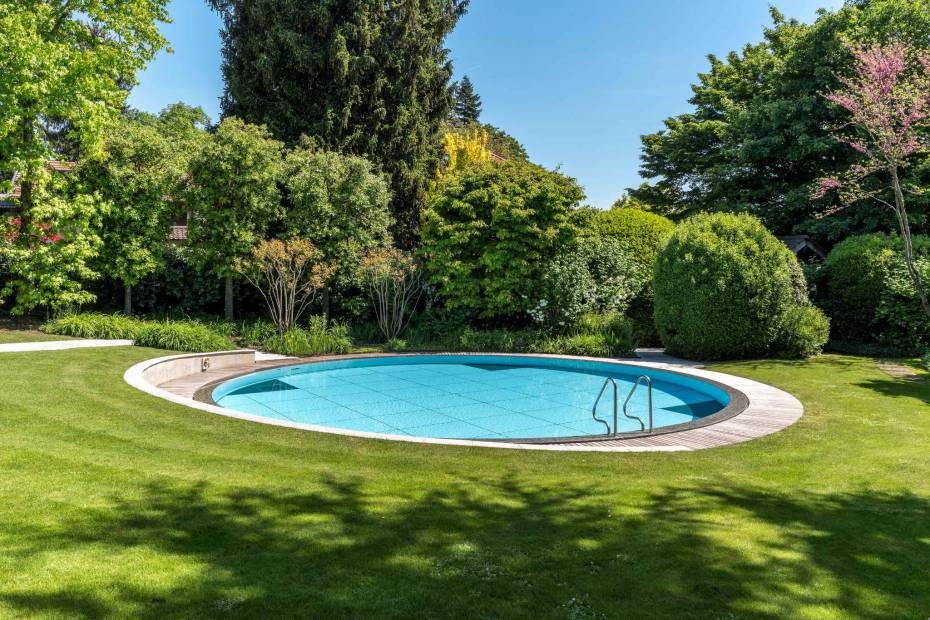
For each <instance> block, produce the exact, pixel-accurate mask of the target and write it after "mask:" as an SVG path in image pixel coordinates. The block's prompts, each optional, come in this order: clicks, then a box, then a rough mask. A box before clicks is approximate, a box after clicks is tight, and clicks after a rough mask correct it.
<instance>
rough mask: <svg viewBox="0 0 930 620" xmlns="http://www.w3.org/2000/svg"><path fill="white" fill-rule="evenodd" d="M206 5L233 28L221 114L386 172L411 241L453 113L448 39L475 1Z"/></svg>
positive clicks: (401, 231)
mask: <svg viewBox="0 0 930 620" xmlns="http://www.w3.org/2000/svg"><path fill="white" fill-rule="evenodd" d="M208 2H209V3H210V5H211V6H212V7H213V8H214V9H215V10H216V11H217V12H218V13H219V14H220V15H221V16H222V18H223V20H224V28H223V33H222V34H223V77H224V79H225V82H226V89H225V93H224V96H223V112H224V114H225V115H234V116H238V117H240V118H243V119H245V120H247V121H249V122H252V123H260V124H265V125H267V126H268V127H269V129H270V130H271V131H272V133H273V134H274V135H275V136H276V137H277V138H279V139H282V140H284V141H286V142H288V143H292V144H293V143H296V142H297V141H298V140H299V139H300V137H301V136H302V135H307V136H310V137H312V138H314V139H315V142H316V143H317V144H319V145H320V146H321V147H324V148H327V149H330V150H338V151H342V152H344V153H351V154H357V155H362V156H365V157H367V158H368V159H370V160H372V161H373V162H375V163H376V164H377V165H379V166H381V168H382V169H383V170H384V172H386V173H387V174H388V176H389V177H390V183H391V190H392V192H393V199H392V205H391V207H392V211H393V214H394V217H395V220H396V221H395V230H394V233H395V237H396V238H397V240H398V241H400V242H402V243H404V244H412V243H414V242H415V241H416V238H417V230H418V219H419V216H418V214H419V208H420V204H421V202H422V199H423V196H424V193H425V191H426V188H427V186H428V184H429V182H430V180H431V179H432V178H433V175H434V173H435V169H436V165H437V162H438V161H439V157H440V155H441V132H442V127H443V123H444V122H445V120H446V118H447V117H448V115H449V110H450V108H451V105H452V101H451V98H450V93H449V88H448V84H449V79H450V77H451V74H452V66H451V63H450V61H449V58H448V50H447V49H446V48H445V47H444V46H443V41H444V40H445V37H446V35H447V34H448V33H449V32H450V31H451V30H452V28H453V27H454V26H455V24H456V22H457V21H458V19H459V17H461V16H462V15H463V14H464V12H465V9H466V7H467V5H468V0H402V1H401V0H398V1H392V2H384V1H383V0H355V1H352V2H349V1H347V0H314V1H313V2H307V1H305V0H208Z"/></svg>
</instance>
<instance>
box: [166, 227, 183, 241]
mask: <svg viewBox="0 0 930 620" xmlns="http://www.w3.org/2000/svg"><path fill="white" fill-rule="evenodd" d="M168 240H169V241H187V226H172V227H171V230H170V231H169V232H168Z"/></svg>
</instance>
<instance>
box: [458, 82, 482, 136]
mask: <svg viewBox="0 0 930 620" xmlns="http://www.w3.org/2000/svg"><path fill="white" fill-rule="evenodd" d="M453 115H454V118H455V122H456V123H457V124H459V125H471V124H473V123H477V122H478V118H479V117H480V116H481V95H479V94H478V93H476V92H475V86H474V84H472V82H471V78H469V77H468V76H467V75H466V76H463V77H462V81H461V82H459V83H458V84H456V86H455V104H454V106H453Z"/></svg>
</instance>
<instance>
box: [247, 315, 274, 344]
mask: <svg viewBox="0 0 930 620" xmlns="http://www.w3.org/2000/svg"><path fill="white" fill-rule="evenodd" d="M277 333H278V328H277V327H275V326H274V323H271V322H270V321H264V320H259V321H255V322H252V323H242V324H241V325H240V326H239V339H240V340H241V341H242V342H243V343H244V344H246V345H248V346H250V347H261V346H263V345H264V344H265V342H266V341H267V340H268V339H269V338H271V337H272V336H274V335H276V334H277Z"/></svg>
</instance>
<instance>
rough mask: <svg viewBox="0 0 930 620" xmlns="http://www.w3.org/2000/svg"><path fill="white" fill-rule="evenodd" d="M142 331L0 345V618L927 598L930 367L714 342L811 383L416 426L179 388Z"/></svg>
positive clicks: (827, 603) (647, 612)
mask: <svg viewBox="0 0 930 620" xmlns="http://www.w3.org/2000/svg"><path fill="white" fill-rule="evenodd" d="M161 353H162V352H160V351H156V350H146V349H140V348H128V347H127V348H117V349H108V350H105V351H104V350H74V351H62V352H52V353H26V354H8V355H3V356H0V377H2V381H3V385H2V389H0V617H18V616H23V617H25V616H28V617H133V618H171V617H184V618H188V617H197V618H207V617H223V618H227V617H232V618H240V617H246V618H278V617H316V618H359V617H379V618H385V617H386V618H413V617H417V618H456V619H462V618H516V617H520V618H712V619H713V618H851V617H862V618H894V619H899V618H918V619H925V618H927V616H928V614H930V406H928V400H930V387H928V385H927V384H925V383H916V382H906V381H901V380H896V379H893V378H891V377H890V376H888V375H885V374H884V373H882V372H881V371H879V370H878V369H877V368H876V367H875V365H874V363H873V362H872V361H871V360H869V359H864V358H854V357H840V356H824V357H822V358H820V359H817V360H814V361H811V362H804V363H802V362H778V361H762V362H748V363H739V364H735V363H734V364H724V365H718V366H717V368H718V369H720V370H723V371H726V372H732V373H735V374H739V375H745V376H749V377H752V378H754V379H758V380H761V381H765V382H769V383H772V384H774V385H777V386H779V387H782V388H785V389H787V390H789V391H791V392H793V393H794V394H795V395H797V396H798V397H799V398H800V399H801V400H802V401H803V402H804V404H805V406H806V414H805V416H804V418H803V419H802V420H801V421H800V422H799V423H798V424H796V425H795V426H793V427H791V428H790V429H788V430H786V431H783V432H781V433H778V434H776V435H773V436H770V437H767V438H763V439H760V440H756V441H753V442H750V443H747V444H743V445H740V446H731V447H727V448H721V449H715V450H710V451H701V452H694V453H675V454H671V453H661V454H593V453H588V454H584V453H549V452H526V451H509V450H488V449H468V448H457V447H448V446H418V445H415V444H406V443H390V442H382V441H377V440H361V439H351V438H344V437H337V436H330V435H321V434H314V433H308V432H300V431H293V430H288V429H282V428H274V427H270V426H263V425H258V424H253V423H249V422H244V421H237V420H232V419H226V418H222V417H218V416H213V415H210V414H206V413H201V412H197V411H194V410H190V409H186V408H184V407H180V406H174V405H171V404H169V403H167V402H164V401H160V400H158V399H155V398H153V397H150V396H147V395H145V394H142V393H139V392H137V391H135V390H133V389H132V388H130V387H129V386H127V385H125V384H124V383H123V381H122V373H123V371H124V370H125V369H126V368H127V367H129V366H130V365H131V364H133V363H135V362H137V361H140V360H142V359H145V358H148V357H155V356H157V355H160V354H161Z"/></svg>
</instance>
